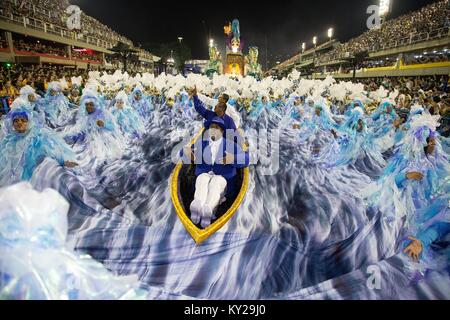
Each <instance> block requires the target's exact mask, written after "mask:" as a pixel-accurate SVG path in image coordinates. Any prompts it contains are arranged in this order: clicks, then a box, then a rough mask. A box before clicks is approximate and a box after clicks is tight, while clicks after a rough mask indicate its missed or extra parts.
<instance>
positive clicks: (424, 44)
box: [268, 0, 450, 79]
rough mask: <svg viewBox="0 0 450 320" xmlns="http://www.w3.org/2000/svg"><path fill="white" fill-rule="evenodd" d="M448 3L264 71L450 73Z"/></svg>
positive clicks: (321, 46) (353, 75)
mask: <svg viewBox="0 0 450 320" xmlns="http://www.w3.org/2000/svg"><path fill="white" fill-rule="evenodd" d="M449 17H450V9H449V0H443V1H438V2H436V3H433V4H431V5H428V6H426V7H423V8H422V9H420V10H418V11H415V12H411V13H408V14H405V15H403V16H400V17H398V18H395V19H390V20H386V21H384V22H383V23H382V25H381V27H379V28H374V29H370V30H368V31H367V32H365V33H363V34H362V35H360V36H358V37H356V38H353V39H350V40H349V41H348V42H345V43H340V42H339V41H337V40H333V39H331V37H330V40H329V41H327V42H325V43H323V44H317V46H314V47H313V48H311V49H308V50H305V49H306V48H305V46H303V50H302V51H301V52H299V53H297V54H296V55H294V56H293V57H292V58H290V59H288V60H286V61H283V62H281V63H279V64H278V65H276V66H275V67H274V68H272V69H271V70H269V71H268V74H272V75H277V76H284V75H286V74H288V73H289V72H291V71H292V70H293V69H296V70H298V71H301V72H302V75H304V76H308V77H311V78H317V79H320V78H325V77H327V76H329V75H332V76H333V77H334V78H337V79H339V78H343V79H345V78H368V77H385V76H389V77H398V76H419V75H448V74H449V73H450V61H449V60H450V18H449Z"/></svg>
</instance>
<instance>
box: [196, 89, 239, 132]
mask: <svg viewBox="0 0 450 320" xmlns="http://www.w3.org/2000/svg"><path fill="white" fill-rule="evenodd" d="M194 107H195V110H196V111H197V112H198V113H199V114H200V115H201V116H202V117H203V118H204V119H205V120H206V121H211V120H212V119H214V118H216V117H217V114H216V113H215V112H214V111H211V110H208V109H206V107H205V105H204V104H203V102H201V101H200V99H199V98H198V97H197V96H194ZM221 118H222V120H223V122H224V123H225V130H236V124H235V123H234V121H233V119H232V118H231V117H230V116H229V115H227V114H225V115H224V116H223V117H221Z"/></svg>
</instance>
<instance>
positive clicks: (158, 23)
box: [69, 0, 436, 67]
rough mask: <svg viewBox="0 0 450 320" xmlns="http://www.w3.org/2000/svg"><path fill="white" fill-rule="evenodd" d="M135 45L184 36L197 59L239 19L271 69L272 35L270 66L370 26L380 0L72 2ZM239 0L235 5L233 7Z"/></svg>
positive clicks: (410, 4)
mask: <svg viewBox="0 0 450 320" xmlns="http://www.w3.org/2000/svg"><path fill="white" fill-rule="evenodd" d="M69 1H70V3H72V4H76V5H78V6H80V8H81V10H83V11H84V12H85V13H86V14H88V15H91V16H93V17H95V18H96V19H98V20H99V21H101V22H102V23H105V24H106V25H108V26H110V27H111V28H112V29H114V30H115V31H117V32H119V33H121V34H123V35H124V36H126V37H128V38H129V39H131V40H132V41H133V42H134V43H135V44H139V43H146V42H158V43H159V42H173V41H177V38H178V37H179V36H182V37H183V38H184V40H183V41H186V44H187V45H188V46H190V48H191V49H192V58H194V59H207V58H208V49H207V46H208V39H209V37H210V35H211V37H212V38H213V39H214V40H215V42H216V43H217V44H219V49H221V50H223V51H224V50H225V40H226V36H225V35H224V33H223V26H224V25H225V24H226V22H228V21H232V20H233V19H234V18H238V19H239V21H240V28H241V37H242V38H243V41H244V43H245V49H244V51H245V53H246V52H247V47H248V46H249V45H254V46H257V47H259V52H260V62H261V64H262V65H263V67H265V63H266V57H265V51H266V38H267V52H268V64H269V66H272V65H273V64H274V63H275V61H276V60H284V59H286V58H289V57H291V56H292V55H293V54H295V53H296V51H297V52H298V51H299V50H300V46H301V43H302V42H306V43H307V45H308V47H309V46H312V44H311V42H312V37H313V36H314V35H317V36H318V38H319V43H321V42H323V41H326V40H327V30H328V28H330V27H332V28H334V30H335V36H334V37H335V38H337V39H339V40H340V41H341V42H343V41H346V40H348V39H350V38H352V37H354V36H357V35H359V34H361V33H362V32H364V31H366V30H367V27H366V20H367V18H368V14H366V10H367V7H368V6H369V5H372V4H378V2H379V1H378V0H331V1H330V0H272V1H270V3H269V2H261V1H254V0H253V1H249V0H240V1H216V2H213V1H203V0H201V1H200V0H196V1H186V2H183V3H182V2H179V0H164V1H161V0H160V1H137V0H127V1H124V0H95V1H92V0H69ZM392 1H393V6H392V12H391V16H392V17H397V16H399V15H401V14H404V13H407V12H410V11H413V10H416V9H419V8H421V7H423V6H424V5H427V4H429V3H433V2H436V0H392ZM233 3H234V4H235V6H233Z"/></svg>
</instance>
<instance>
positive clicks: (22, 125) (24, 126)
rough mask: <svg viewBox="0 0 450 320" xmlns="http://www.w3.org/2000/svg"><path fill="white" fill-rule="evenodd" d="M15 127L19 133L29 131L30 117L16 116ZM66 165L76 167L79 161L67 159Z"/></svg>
mask: <svg viewBox="0 0 450 320" xmlns="http://www.w3.org/2000/svg"><path fill="white" fill-rule="evenodd" d="M13 128H14V131H16V132H17V133H19V134H26V133H27V131H28V119H27V118H25V117H16V118H14V120H13ZM64 166H65V167H68V168H74V167H76V166H78V163H76V162H72V161H65V162H64Z"/></svg>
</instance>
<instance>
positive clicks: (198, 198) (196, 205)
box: [190, 173, 227, 228]
mask: <svg viewBox="0 0 450 320" xmlns="http://www.w3.org/2000/svg"><path fill="white" fill-rule="evenodd" d="M226 189H227V180H225V178H224V177H222V176H218V175H215V174H214V173H203V174H201V175H199V176H198V177H197V180H196V181H195V194H194V200H193V201H192V203H191V206H190V209H191V220H192V221H193V222H194V223H195V224H197V223H199V222H200V221H201V225H202V227H204V228H206V227H207V226H209V225H210V224H211V219H212V218H213V216H214V214H215V212H216V210H217V207H218V206H219V205H220V204H221V200H222V198H223V197H224V195H225V192H226Z"/></svg>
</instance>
